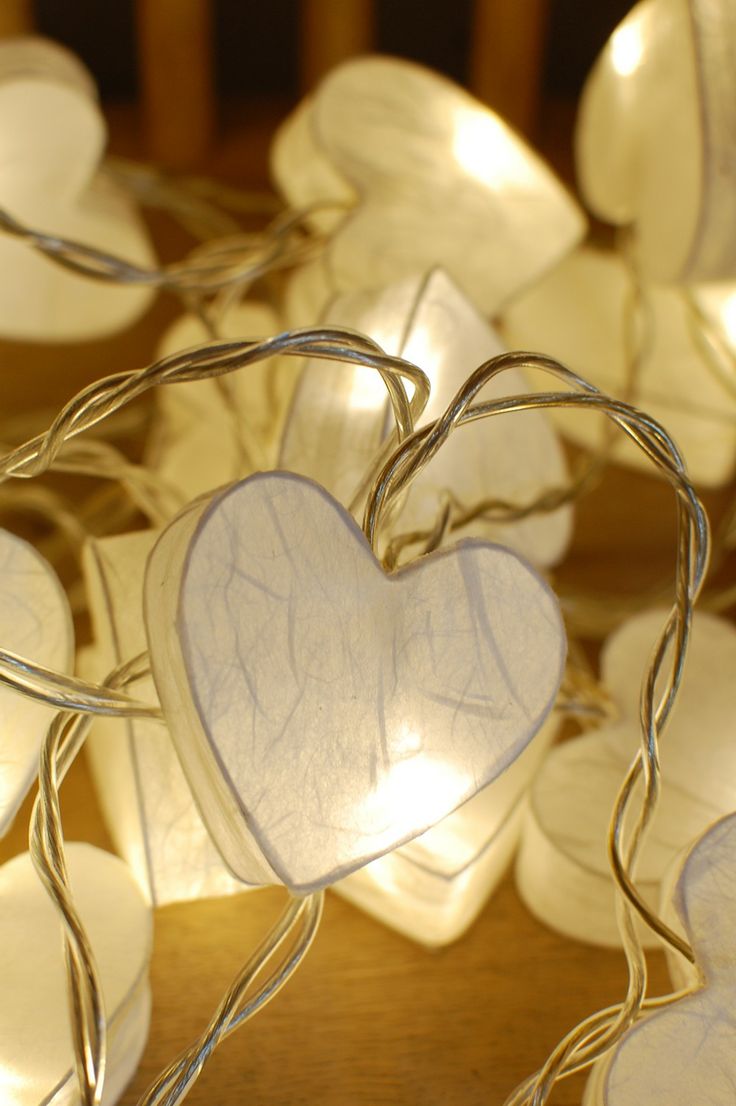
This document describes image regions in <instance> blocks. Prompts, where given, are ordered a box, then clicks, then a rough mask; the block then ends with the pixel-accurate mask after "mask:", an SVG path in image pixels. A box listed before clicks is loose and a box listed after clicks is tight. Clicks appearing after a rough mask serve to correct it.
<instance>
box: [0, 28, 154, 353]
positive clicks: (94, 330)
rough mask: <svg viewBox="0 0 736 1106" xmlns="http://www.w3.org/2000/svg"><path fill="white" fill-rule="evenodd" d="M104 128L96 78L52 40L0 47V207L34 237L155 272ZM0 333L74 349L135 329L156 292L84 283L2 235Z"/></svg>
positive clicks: (15, 41) (13, 41) (9, 41)
mask: <svg viewBox="0 0 736 1106" xmlns="http://www.w3.org/2000/svg"><path fill="white" fill-rule="evenodd" d="M105 141H106V127H105V121H104V119H103V116H102V113H101V111H100V109H99V107H98V105H97V102H96V95H95V90H94V85H93V83H92V80H91V77H90V75H89V74H88V72H87V71H86V69H85V68H84V66H83V65H82V63H81V62H80V61H78V59H77V58H75V57H74V56H73V55H71V54H69V53H68V51H66V50H64V48H63V47H61V46H57V45H56V44H55V43H52V42H49V41H47V40H45V39H34V38H28V39H7V40H5V41H3V42H1V43H0V207H3V208H4V209H6V210H7V211H8V212H9V214H10V215H11V216H13V217H14V218H15V219H18V220H20V221H21V222H22V223H24V224H25V225H27V226H29V227H32V228H33V229H34V230H39V231H43V232H45V233H48V234H52V235H55V236H57V237H60V238H69V239H73V240H76V241H78V242H81V243H83V244H84V245H87V246H94V247H96V248H97V249H101V250H103V251H105V252H107V253H112V254H114V255H116V256H120V257H122V258H123V259H125V260H126V261H131V262H134V263H136V264H140V265H149V264H151V262H152V260H153V255H152V251H151V247H150V245H149V242H148V238H147V236H146V233H145V231H144V229H143V226H142V223H141V222H140V221H139V219H138V216H137V214H136V212H135V210H134V208H133V206H132V204H131V203H130V201H129V200H128V199H127V197H126V196H125V195H124V193H123V192H122V191H121V190H120V189H119V188H118V187H117V186H116V185H115V184H114V182H113V181H112V180H110V179H109V178H108V177H106V176H105V175H104V173H99V172H98V170H99V166H100V160H101V158H102V155H103V152H104V147H105ZM0 270H1V271H2V272H3V274H4V277H3V280H2V283H1V284H0V334H1V335H3V336H5V337H9V338H20V339H30V340H32V341H49V342H51V341H73V340H78V339H83V338H91V337H94V336H97V335H104V334H108V333H111V332H114V331H117V330H120V329H122V328H124V327H126V326H130V324H131V323H133V322H134V321H135V320H136V318H137V317H138V316H139V315H140V314H141V313H142V312H143V311H144V310H145V308H146V307H147V306H148V304H149V303H150V300H151V296H152V292H151V290H150V289H148V288H145V287H142V286H137V287H123V286H117V285H114V284H111V283H109V282H106V281H100V280H92V279H90V278H86V277H82V276H78V275H76V274H75V273H72V272H71V271H70V270H69V269H65V268H62V267H61V266H60V265H56V264H54V263H52V262H51V261H49V260H48V259H47V258H45V257H42V256H41V255H40V254H38V253H37V252H36V251H35V250H34V249H33V248H32V247H31V246H30V245H29V244H27V243H26V242H23V241H20V240H18V239H13V238H10V237H8V236H7V235H4V234H3V235H2V236H0Z"/></svg>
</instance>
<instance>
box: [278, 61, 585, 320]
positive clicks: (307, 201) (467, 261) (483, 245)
mask: <svg viewBox="0 0 736 1106" xmlns="http://www.w3.org/2000/svg"><path fill="white" fill-rule="evenodd" d="M272 173H273V177H274V179H275V182H276V184H277V186H278V188H279V189H280V191H281V192H282V194H283V195H284V196H285V198H286V199H287V201H288V202H289V203H290V204H291V205H293V206H295V207H299V208H302V207H309V206H310V205H321V209H320V210H316V211H315V213H314V215H313V221H314V222H315V223H316V224H317V225H318V226H319V227H320V229H323V230H328V231H329V232H330V235H331V237H330V240H329V242H328V244H327V247H326V251H325V254H324V256H323V257H321V258H320V259H319V260H318V261H316V262H314V263H312V264H309V265H305V266H303V267H302V268H301V269H300V270H299V271H298V272H297V274H296V275H295V277H294V280H293V281H292V285H291V289H290V294H289V304H288V306H287V314H288V316H289V320H290V322H291V323H292V325H305V324H308V323H314V322H315V320H316V319H317V318H318V317H319V314H320V310H321V308H322V307H324V305H325V303H326V302H327V301H328V300H329V299H330V297H331V295H334V294H335V293H340V292H346V291H350V290H353V289H359V288H379V287H384V286H385V285H387V284H391V283H393V282H395V281H396V280H399V279H401V278H402V277H405V276H410V275H412V274H414V273H417V272H424V271H426V270H427V269H429V268H431V267H432V266H433V265H442V266H443V268H445V269H446V270H447V272H448V273H449V275H450V276H451V277H452V278H453V280H455V281H457V283H458V284H459V285H460V287H461V288H462V289H463V291H464V292H465V293H466V295H468V296H469V297H470V299H471V300H473V301H474V302H475V303H476V304H477V305H478V307H479V308H481V309H482V310H483V311H484V312H486V313H492V312H493V311H494V310H495V309H496V308H497V307H498V306H499V304H500V303H502V302H503V301H504V300H506V299H508V298H509V297H510V296H512V295H513V294H514V292H516V291H518V290H519V289H520V288H521V287H523V286H524V285H526V284H529V283H530V282H531V281H533V280H534V279H536V278H537V277H539V275H540V274H541V273H542V272H544V270H545V269H547V268H549V266H550V265H552V264H553V263H554V262H555V261H556V260H557V259H558V258H559V257H561V256H562V255H563V254H564V253H566V252H567V251H568V250H569V249H571V248H572V246H573V245H574V244H575V243H576V242H577V241H578V240H579V239H580V237H581V236H582V234H583V232H584V219H583V216H582V214H581V212H580V210H579V208H578V207H577V205H576V204H575V203H574V201H573V200H572V199H571V197H570V196H569V195H568V194H567V193H566V192H565V190H564V189H563V188H562V186H561V185H560V184H559V182H558V181H557V180H556V179H555V178H554V176H553V175H552V173H551V172H550V171H549V169H547V167H546V166H545V165H544V164H543V162H542V161H540V159H539V158H538V157H537V156H536V154H534V153H533V151H532V150H530V149H529V147H528V146H526V145H525V143H524V142H523V141H522V140H521V139H520V138H519V137H518V135H516V134H515V133H514V132H513V131H512V130H511V129H510V128H509V127H508V126H507V125H506V124H505V123H504V122H503V121H502V120H501V119H500V118H499V117H498V116H497V115H495V114H494V113H493V112H492V111H490V110H489V109H488V108H487V107H485V106H484V105H482V104H481V103H479V102H478V101H477V100H474V99H473V98H472V97H471V96H470V95H468V93H467V92H465V91H464V90H463V89H461V88H459V87H458V86H457V85H454V84H452V82H450V81H448V80H447V79H445V78H444V77H441V76H439V75H438V74H436V73H432V72H431V71H429V70H427V69H423V68H422V67H420V66H418V65H414V64H412V63H410V62H407V61H401V60H398V59H395V58H384V57H365V58H358V59H356V60H354V61H350V62H347V63H345V64H344V65H341V66H339V67H338V68H337V69H335V70H333V71H332V72H331V73H330V74H329V76H328V77H326V78H325V80H324V81H323V82H322V84H321V85H320V86H319V87H318V89H317V91H316V92H315V93H314V94H313V95H312V96H310V97H308V98H307V99H306V100H305V101H304V102H303V103H302V105H301V106H300V107H299V108H297V110H296V112H295V113H294V114H293V115H292V116H291V117H290V118H289V119H287V121H286V122H285V123H284V124H283V125H282V127H281V129H280V130H279V132H278V134H277V136H276V139H275V143H274V146H273V149H272Z"/></svg>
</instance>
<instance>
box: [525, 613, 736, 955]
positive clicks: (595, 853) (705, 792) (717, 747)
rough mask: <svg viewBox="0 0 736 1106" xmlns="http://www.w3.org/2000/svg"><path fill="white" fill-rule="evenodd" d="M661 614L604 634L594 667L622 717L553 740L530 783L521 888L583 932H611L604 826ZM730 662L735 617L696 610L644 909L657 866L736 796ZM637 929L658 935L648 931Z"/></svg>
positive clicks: (643, 872)
mask: <svg viewBox="0 0 736 1106" xmlns="http://www.w3.org/2000/svg"><path fill="white" fill-rule="evenodd" d="M665 617H666V616H665V613H664V612H663V611H651V612H647V613H646V614H642V615H638V616H637V617H636V618H632V619H630V620H629V621H628V622H626V623H625V624H624V625H623V626H622V627H621V628H620V629H619V630H617V631H616V633H615V634H613V635H612V637H611V638H609V640H608V642H607V643H606V645H605V648H604V652H603V657H602V676H603V681H604V683H605V685H606V686H607V687H608V689H609V690H610V693H611V695H612V697H613V700H614V703H615V704H616V706H617V707H618V710H619V715H620V717H619V721H618V722H616V723H615V724H614V725H611V726H608V727H606V728H605V729H602V730H597V731H596V732H595V733H591V734H589V735H586V736H583V737H578V738H575V739H574V740H572V741H568V742H565V743H563V744H562V745H560V746H558V747H557V748H555V749H553V750H552V751H551V753H550V754H549V756H548V757H547V760H546V761H545V763H544V764H543V766H542V769H541V771H540V772H539V773H538V775H537V777H536V779H535V781H534V783H533V785H532V790H531V797H530V806H529V814H528V817H527V821H526V825H525V827H524V831H523V833H522V843H521V850H520V852H519V857H518V867H517V882H518V886H519V890H520V892H521V894H522V897H523V898H524V900H525V902H526V903H527V905H528V906H529V908H530V909H531V910H532V911H533V912H534V913H535V914H536V915H537V916H538V917H539V918H541V919H542V921H545V922H547V923H548V924H549V925H551V926H553V927H554V928H555V929H558V930H560V931H561V932H562V933H565V934H567V935H569V936H571V937H577V938H579V939H580V940H583V941H592V942H595V943H597V944H604V945H618V944H619V941H620V938H619V933H618V928H617V926H616V922H615V910H614V897H615V895H614V887H613V881H612V877H611V875H610V868H609V864H608V858H607V855H606V836H607V831H608V823H609V821H610V816H611V811H612V810H613V804H614V800H615V797H616V794H617V792H618V789H619V787H620V786H621V783H622V781H623V778H624V776H625V774H626V770H627V768H628V766H629V764H630V763H631V761H632V759H633V757H634V755H635V753H636V751H637V749H638V747H639V710H638V702H639V685H640V682H641V673H642V671H643V670H644V668H645V666H646V663H647V660H648V658H649V656H650V655H651V651H652V647H653V645H654V642H655V641H656V639H657V636H658V633H659V631H660V630H661V628H662V626H663V625H664V622H665ZM734 671H736V629H734V627H733V626H732V625H731V624H730V623H729V622H726V621H725V620H724V619H720V618H716V617H715V616H714V615H709V614H704V613H697V614H696V615H695V617H694V620H693V627H692V638H691V642H690V646H689V649H688V655H687V661H686V666H685V673H684V677H683V681H682V684H681V687H680V692H679V697H678V700H677V705H676V707H675V710H674V712H673V714H672V718H671V721H670V722H669V723H668V725H667V730H666V732H665V734H664V736H663V738H662V742H661V749H660V754H661V768H662V795H661V799H660V804H659V807H658V809H657V813H656V815H655V818H654V821H653V823H652V826H651V828H650V831H649V833H648V835H647V839H646V843H645V845H644V848H643V851H642V854H641V858H640V860H639V862H638V866H637V886H639V888H640V890H641V892H642V894H643V896H644V898H645V899H646V900H647V902H648V903H649V905H650V906H651V907H652V908H653V909H657V906H658V902H659V897H660V884H661V879H662V873H663V872H664V871H665V870H666V869H667V867H668V866H669V865H670V864H671V862H672V860H673V859H674V857H675V856H676V855H677V853H678V852H679V851H680V850H681V849H683V848H684V847H685V846H686V845H688V844H689V842H691V841H692V840H694V838H695V837H697V836H698V834H699V833H701V832H702V831H703V829H704V828H705V827H706V826H707V825H708V824H709V823H710V822H711V821H713V820H714V819H716V818H718V817H719V816H721V815H722V814H725V813H727V812H730V811H731V810H733V809H734V807H735V806H736V750H734V744H733V735H732V719H733V714H734V709H735V708H736V692H735V691H734V682H733V678H732V674H733V672H734ZM635 801H636V800H635ZM643 935H644V937H645V940H646V941H647V943H648V944H650V945H656V944H657V939H656V938H655V937H653V935H652V934H651V932H650V931H648V930H646V931H644V930H643Z"/></svg>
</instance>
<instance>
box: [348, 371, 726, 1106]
mask: <svg viewBox="0 0 736 1106" xmlns="http://www.w3.org/2000/svg"><path fill="white" fill-rule="evenodd" d="M512 368H533V369H541V370H543V371H545V372H547V373H549V374H551V375H552V376H554V377H556V378H557V379H558V380H561V381H562V382H564V383H565V384H567V385H568V386H569V387H570V388H571V389H573V390H572V391H569V392H552V393H536V394H534V395H526V396H509V397H505V398H503V399H499V400H495V401H493V402H491V403H488V402H486V403H474V400H475V399H476V397H477V396H478V393H479V392H480V391H481V390H482V388H483V387H484V386H485V385H486V384H487V383H488V381H490V380H492V379H493V378H494V377H496V376H497V375H498V374H500V373H502V372H504V371H506V370H508V369H512ZM551 407H566V408H569V409H575V408H580V409H583V410H593V411H599V412H602V413H603V414H605V415H607V417H608V418H609V419H610V420H611V421H612V423H613V424H614V425H615V426H616V427H618V428H619V429H620V430H622V431H623V432H624V433H625V434H626V435H627V436H628V437H629V438H630V439H631V440H632V441H633V442H634V443H635V444H636V445H637V446H638V447H639V448H640V449H641V450H642V451H643V452H644V453H645V455H646V456H647V457H648V458H649V459H650V460H651V461H652V463H653V464H654V465H655V466H656V468H657V469H658V471H659V472H660V474H661V475H662V476H663V477H664V479H665V480H666V481H667V482H668V483H669V484H670V486H671V487H672V489H673V491H674V492H675V497H676V506H677V528H678V529H677V551H676V564H675V599H674V604H673V606H672V610H671V612H670V615H669V617H668V619H667V621H666V624H665V626H664V628H663V630H662V632H661V634H660V637H659V639H658V641H657V643H656V645H655V649H654V654H653V657H652V660H651V662H650V664H649V667H648V669H647V672H646V674H645V677H644V681H643V685H642V692H641V703H640V721H641V735H642V741H641V749H640V751H639V753H638V755H637V757H636V758H635V760H634V762H633V763H632V765H631V768H630V770H629V772H628V774H627V778H626V780H625V781H624V784H623V786H622V788H621V791H620V793H619V796H618V799H617V802H616V806H615V809H614V813H613V817H612V820H611V826H610V830H609V855H610V859H611V864H612V869H613V874H614V878H615V881H616V885H617V887H618V889H619V891H620V892H621V897H620V910H619V922H620V928H621V935H622V941H623V946H624V953H625V956H626V960H627V965H628V970H629V984H628V988H627V994H626V997H625V999H624V1001H623V1002H622V1003H621V1004H620V1005H619V1006H618V1007H615V1008H612V1010H609V1011H605V1012H601V1013H599V1014H596V1015H593V1016H592V1018H589V1019H586V1020H585V1021H584V1022H582V1023H581V1024H580V1025H579V1026H578V1027H576V1028H575V1029H574V1030H573V1031H572V1032H571V1033H570V1034H569V1035H568V1036H567V1037H566V1038H565V1039H564V1040H563V1041H562V1042H561V1043H560V1044H559V1045H558V1046H557V1048H556V1049H555V1050H554V1051H553V1053H552V1054H551V1056H550V1057H549V1059H548V1061H547V1063H546V1064H545V1065H544V1066H543V1068H542V1069H541V1070H540V1071H539V1072H538V1073H537V1074H536V1075H535V1076H533V1077H532V1078H531V1079H530V1080H529V1081H527V1082H526V1083H525V1084H523V1085H522V1087H521V1088H519V1089H517V1091H516V1092H514V1094H513V1095H512V1096H511V1097H510V1098H509V1099H508V1100H507V1106H543V1104H544V1103H545V1102H546V1101H547V1100H548V1098H549V1095H550V1093H551V1090H552V1088H553V1086H554V1084H555V1083H556V1082H557V1080H558V1079H560V1078H562V1077H563V1076H564V1075H566V1074H570V1073H571V1072H572V1071H573V1070H578V1069H579V1068H580V1067H582V1066H587V1065H588V1064H590V1063H592V1062H593V1061H594V1060H596V1059H598V1058H599V1057H600V1056H602V1055H604V1053H605V1052H607V1051H608V1050H609V1049H610V1048H611V1047H612V1046H613V1045H614V1044H615V1043H616V1042H617V1041H618V1040H620V1038H621V1036H622V1035H623V1033H624V1032H625V1031H626V1029H627V1028H628V1027H629V1026H630V1025H631V1024H632V1023H633V1021H634V1020H635V1019H636V1017H638V1015H639V1013H640V1012H641V1010H642V1009H643V1006H644V1002H645V996H646V985H647V968H646V958H645V955H644V951H643V949H642V945H641V941H640V939H639V937H638V934H637V931H636V924H635V923H636V918H637V916H639V917H641V918H642V919H643V920H644V922H645V923H646V924H647V925H648V926H649V927H650V928H651V929H653V930H654V932H656V933H658V934H659V936H660V937H662V939H663V940H665V941H666V942H667V943H668V944H670V945H671V946H672V947H673V948H675V949H677V950H678V951H679V952H680V953H681V954H683V955H684V956H686V957H687V958H688V959H690V960H692V958H693V954H692V950H691V949H690V947H689V946H688V945H687V943H686V942H685V941H683V940H682V939H681V938H680V937H679V935H677V934H675V933H674V932H673V931H672V930H671V929H670V928H669V927H668V926H667V925H666V924H665V923H664V922H663V921H662V920H661V919H660V918H658V917H657V916H656V914H654V912H653V911H651V910H650V909H649V907H648V906H647V904H646V903H645V902H644V901H643V899H642V898H641V896H640V894H639V892H638V890H637V888H636V884H635V870H636V862H637V859H638V856H639V853H640V850H641V846H642V843H643V841H644V838H645V835H646V831H647V828H648V827H649V825H650V824H651V820H652V817H653V815H654V813H655V810H656V806H657V799H658V796H659V788H660V779H661V773H660V766H659V739H660V736H661V734H662V733H663V732H664V728H665V726H666V724H667V721H668V719H669V716H670V714H671V711H672V708H673V706H674V703H675V699H676V695H677V691H678V688H679V685H680V681H681V677H682V672H683V666H684V662H685V656H686V650H687V644H688V638H689V633H690V626H691V621H692V612H693V605H694V603H695V600H696V598H697V596H698V594H699V592H700V590H701V588H702V586H703V582H704V579H705V574H706V571H707V567H708V558H709V541H710V537H709V527H708V520H707V517H706V514H705V511H704V509H703V506H702V504H701V502H700V500H699V498H698V496H697V493H696V492H695V489H694V488H693V486H692V484H691V483H690V481H689V479H688V476H687V472H686V469H685V465H684V462H683V459H682V457H681V455H680V452H679V450H678V449H677V446H676V445H675V443H674V442H673V441H672V439H671V438H670V437H669V435H668V434H667V432H666V430H665V429H664V427H662V426H661V425H660V424H659V423H658V422H657V421H656V420H655V419H653V418H651V417H650V416H648V415H646V414H644V413H643V412H641V411H639V410H638V409H637V408H635V407H632V406H631V405H630V404H628V403H625V402H623V401H621V400H614V399H611V398H610V397H608V396H605V395H603V394H602V393H601V392H599V391H598V389H597V388H595V387H594V386H593V385H591V384H589V383H587V382H586V381H585V380H583V379H582V378H581V377H579V376H577V374H575V373H573V372H571V371H570V370H569V369H566V368H565V367H564V366H562V365H560V364H559V363H558V362H556V361H554V360H553V359H552V358H548V357H544V356H541V355H538V354H533V353H524V352H516V353H507V354H502V355H500V356H498V357H495V358H493V359H492V360H490V361H488V362H486V363H485V364H483V365H481V366H480V367H479V368H478V369H477V370H476V371H475V372H474V373H472V374H471V376H470V377H469V378H468V380H467V381H466V382H465V384H464V385H463V387H462V388H461V389H460V390H459V392H458V393H457V395H456V396H455V397H454V398H453V400H452V401H451V403H450V405H449V406H448V408H447V410H446V411H445V413H444V414H443V415H442V416H441V417H440V418H438V419H437V420H436V421H435V422H433V423H430V424H429V425H427V426H425V427H422V428H421V429H420V430H415V431H414V432H413V433H412V434H410V435H409V436H408V437H406V438H405V439H404V441H403V442H401V443H400V444H399V445H398V446H397V448H396V449H395V450H394V452H393V453H392V454H391V456H390V457H389V458H388V460H386V462H385V463H384V464H383V465H382V467H381V469H380V471H379V472H378V473H377V475H376V476H375V479H374V481H373V484H372V487H371V490H370V494H369V496H368V499H367V502H366V505H365V512H364V517H363V529H364V531H365V534H366V537H367V538H368V540H369V541H370V542H371V544H372V545H373V546H375V545H376V540H377V535H378V532H379V529H380V527H381V524H382V523H383V522H384V520H385V519H386V518H387V517H388V516H389V515H390V511H391V508H392V505H393V504H394V503H395V502H396V501H397V499H398V497H399V496H400V494H401V492H402V491H403V490H404V489H405V488H406V487H407V486H408V484H409V483H410V481H411V480H412V479H413V478H414V477H415V476H416V475H417V474H418V473H419V472H420V471H421V470H422V469H423V468H424V467H425V466H426V465H427V464H428V463H429V462H430V461H431V459H432V457H434V456H435V455H436V453H437V451H438V450H439V449H440V448H441V447H442V444H443V443H444V442H445V441H446V440H447V437H448V436H449V435H450V434H451V433H452V432H453V431H454V430H455V429H456V428H458V427H462V426H464V425H467V424H468V423H470V422H473V421H475V420H477V419H479V418H486V417H490V416H496V415H500V414H503V413H505V412H517V411H525V410H534V409H546V408H551ZM641 777H643V783H644V789H643V790H644V794H643V798H642V803H641V808H640V810H639V811H638V812H636V814H635V815H633V817H632V818H630V817H629V815H630V809H629V808H630V806H631V800H632V795H633V793H634V785H635V783H636V782H637V781H638V780H639V778H641ZM632 820H633V825H632V826H631V828H630V830H629V822H630V821H632ZM627 831H628V832H629V837H628V839H627V838H626V836H625V834H626V832H627Z"/></svg>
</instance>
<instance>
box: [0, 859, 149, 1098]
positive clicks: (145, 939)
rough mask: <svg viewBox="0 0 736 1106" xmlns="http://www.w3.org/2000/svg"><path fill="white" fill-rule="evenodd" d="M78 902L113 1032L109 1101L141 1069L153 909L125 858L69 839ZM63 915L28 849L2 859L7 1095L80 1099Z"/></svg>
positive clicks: (2, 1040)
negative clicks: (144, 896)
mask: <svg viewBox="0 0 736 1106" xmlns="http://www.w3.org/2000/svg"><path fill="white" fill-rule="evenodd" d="M67 863H68V870H69V877H70V882H71V888H72V893H73V896H74V901H75V904H76V906H77V909H78V911H79V915H80V917H81V920H82V924H83V925H84V928H85V931H86V932H87V935H88V937H89V941H90V945H91V948H92V951H93V953H94V956H95V960H96V963H97V968H98V972H99V977H100V981H101V985H102V996H103V1001H104V1006H105V1013H106V1019H107V1033H108V1061H107V1069H106V1077H105V1091H104V1096H103V1099H102V1101H103V1104H104V1106H112V1104H113V1103H114V1102H116V1101H117V1099H118V1098H119V1097H120V1095H121V1094H122V1092H123V1090H124V1088H125V1086H126V1084H127V1083H128V1081H129V1079H130V1078H131V1076H132V1075H133V1072H134V1071H135V1069H136V1066H137V1064H138V1061H139V1059H140V1056H141V1053H142V1051H143V1048H144V1046H145V1043H146V1039H147V1037H148V1024H149V1018H150V1012H151V993H150V988H149V984H148V961H149V958H150V954H151V938H152V932H151V915H150V911H149V910H148V907H147V906H146V903H145V902H144V900H143V899H142V897H141V894H140V892H139V891H138V889H137V887H136V886H135V884H134V882H133V879H132V877H131V875H130V873H129V871H128V869H127V867H126V866H125V865H124V864H123V863H122V861H120V860H119V859H118V858H117V857H115V856H111V855H110V853H105V852H103V851H102V850H101V849H95V848H93V847H92V846H91V845H84V844H72V845H69V846H68V847H67ZM61 938H62V924H61V921H60V919H59V917H58V914H57V913H56V910H55V908H54V907H53V905H52V903H51V900H50V899H49V897H48V895H47V893H46V891H45V890H44V888H43V886H42V884H41V882H40V880H39V878H38V875H37V873H36V871H35V870H34V868H33V864H32V863H31V860H30V857H29V855H28V853H25V854H24V855H23V856H19V857H16V858H15V859H14V860H11V861H9V862H8V863H7V864H4V865H3V866H2V867H1V868H0V977H2V981H3V1001H2V1002H0V1101H2V1102H3V1104H4V1106H38V1104H39V1103H40V1102H43V1103H49V1106H67V1104H73V1103H76V1102H78V1101H79V1091H78V1087H77V1084H76V1074H75V1072H74V1052H73V1048H72V1036H71V1029H70V1027H69V999H68V996H67V986H66V971H65V968H64V955H63V946H62V940H61Z"/></svg>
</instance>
